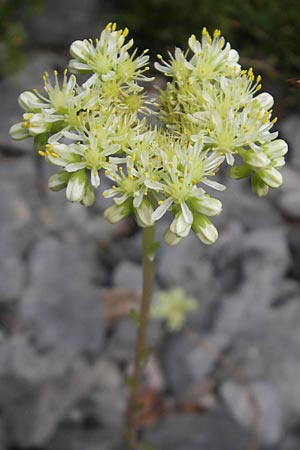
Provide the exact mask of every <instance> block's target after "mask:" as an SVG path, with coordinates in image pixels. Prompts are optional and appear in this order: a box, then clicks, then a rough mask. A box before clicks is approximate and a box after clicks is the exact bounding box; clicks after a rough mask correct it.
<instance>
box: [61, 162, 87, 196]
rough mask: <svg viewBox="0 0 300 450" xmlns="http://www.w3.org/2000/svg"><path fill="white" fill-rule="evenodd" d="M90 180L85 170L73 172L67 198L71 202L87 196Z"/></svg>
mask: <svg viewBox="0 0 300 450" xmlns="http://www.w3.org/2000/svg"><path fill="white" fill-rule="evenodd" d="M88 183H89V180H88V177H87V175H86V173H85V171H84V170H79V171H78V172H74V173H72V175H71V176H70V179H69V182H68V186H67V191H66V195H67V199H68V200H69V201H70V202H81V201H83V198H84V196H85V192H86V186H87V185H88Z"/></svg>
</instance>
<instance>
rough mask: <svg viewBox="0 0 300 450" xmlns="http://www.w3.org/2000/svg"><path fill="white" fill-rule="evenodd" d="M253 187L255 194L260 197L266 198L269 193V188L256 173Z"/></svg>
mask: <svg viewBox="0 0 300 450" xmlns="http://www.w3.org/2000/svg"><path fill="white" fill-rule="evenodd" d="M251 185H252V190H253V192H254V193H255V194H256V195H258V196H259V197H264V196H265V195H267V193H268V192H269V186H267V185H266V184H265V182H264V181H263V180H262V179H261V178H260V177H259V175H258V173H255V174H253V175H252V177H251Z"/></svg>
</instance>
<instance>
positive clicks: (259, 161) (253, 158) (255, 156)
mask: <svg viewBox="0 0 300 450" xmlns="http://www.w3.org/2000/svg"><path fill="white" fill-rule="evenodd" d="M242 157H243V160H244V162H245V163H246V164H248V165H249V166H250V167H253V169H264V168H265V167H268V165H269V164H270V162H271V161H270V159H269V158H268V157H267V156H266V155H265V153H263V152H259V153H256V152H252V151H249V150H248V151H245V152H243V153H242Z"/></svg>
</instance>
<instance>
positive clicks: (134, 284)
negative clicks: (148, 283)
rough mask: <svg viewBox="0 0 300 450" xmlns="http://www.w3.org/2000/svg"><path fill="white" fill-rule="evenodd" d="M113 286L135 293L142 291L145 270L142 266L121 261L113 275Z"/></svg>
mask: <svg viewBox="0 0 300 450" xmlns="http://www.w3.org/2000/svg"><path fill="white" fill-rule="evenodd" d="M112 281H113V285H114V286H116V287H122V288H126V289H130V290H134V291H142V288H143V270H142V267H141V265H140V264H136V263H133V262H130V261H121V262H120V263H119V264H118V265H117V267H116V269H115V270H114V273H113V280H112Z"/></svg>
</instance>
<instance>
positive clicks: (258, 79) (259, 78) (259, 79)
mask: <svg viewBox="0 0 300 450" xmlns="http://www.w3.org/2000/svg"><path fill="white" fill-rule="evenodd" d="M256 81H257V83H259V82H260V81H261V76H260V75H257V77H256Z"/></svg>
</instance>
